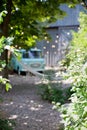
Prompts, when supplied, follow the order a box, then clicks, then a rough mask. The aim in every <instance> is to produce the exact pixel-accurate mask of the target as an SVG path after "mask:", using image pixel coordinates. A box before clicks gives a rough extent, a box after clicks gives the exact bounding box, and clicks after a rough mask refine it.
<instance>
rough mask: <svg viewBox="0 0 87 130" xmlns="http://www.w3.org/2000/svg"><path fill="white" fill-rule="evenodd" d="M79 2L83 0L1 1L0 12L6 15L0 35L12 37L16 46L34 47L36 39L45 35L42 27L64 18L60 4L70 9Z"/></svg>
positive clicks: (0, 26) (0, 28) (0, 27)
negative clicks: (66, 5)
mask: <svg viewBox="0 0 87 130" xmlns="http://www.w3.org/2000/svg"><path fill="white" fill-rule="evenodd" d="M81 2H84V0H83V1H82V0H78V1H77V0H72V2H70V1H69V0H66V1H65V0H1V1H0V12H2V11H3V10H4V11H7V13H6V17H4V19H3V22H2V24H0V35H1V36H2V35H4V36H6V37H8V36H12V37H14V44H15V45H17V46H23V47H26V46H31V45H32V44H33V45H35V41H36V40H37V38H43V36H44V35H46V32H45V30H44V27H47V26H48V24H49V23H50V22H54V21H56V20H57V19H58V18H61V17H63V16H64V14H65V13H64V12H63V11H62V10H60V8H59V7H60V4H63V3H64V4H65V3H66V4H68V5H69V7H71V6H74V5H76V4H78V3H81ZM84 5H85V2H84Z"/></svg>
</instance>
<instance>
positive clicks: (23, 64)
mask: <svg viewBox="0 0 87 130" xmlns="http://www.w3.org/2000/svg"><path fill="white" fill-rule="evenodd" d="M18 52H19V53H20V54H21V58H20V59H18V58H17V56H16V55H15V54H14V53H13V54H12V56H11V61H10V66H11V68H12V69H13V70H14V71H16V72H17V73H18V74H21V73H26V72H33V71H37V72H43V71H44V69H45V59H44V58H43V56H42V51H41V50H40V49H37V48H32V49H30V50H28V51H26V50H25V49H20V50H18Z"/></svg>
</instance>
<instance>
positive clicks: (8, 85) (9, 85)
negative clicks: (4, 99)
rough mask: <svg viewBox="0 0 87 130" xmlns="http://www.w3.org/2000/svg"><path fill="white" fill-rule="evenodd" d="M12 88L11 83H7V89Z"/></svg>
mask: <svg viewBox="0 0 87 130" xmlns="http://www.w3.org/2000/svg"><path fill="white" fill-rule="evenodd" d="M11 88H12V86H11V84H10V83H6V91H8V90H9V89H11Z"/></svg>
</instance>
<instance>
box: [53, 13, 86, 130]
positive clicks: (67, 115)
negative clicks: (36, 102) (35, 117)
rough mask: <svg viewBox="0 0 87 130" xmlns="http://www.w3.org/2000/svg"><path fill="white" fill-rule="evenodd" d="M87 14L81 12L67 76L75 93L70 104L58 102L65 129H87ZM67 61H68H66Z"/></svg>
mask: <svg viewBox="0 0 87 130" xmlns="http://www.w3.org/2000/svg"><path fill="white" fill-rule="evenodd" d="M86 21H87V14H83V13H81V14H80V29H79V31H78V32H77V33H74V34H73V36H74V37H73V40H72V46H71V50H70V52H69V54H68V55H67V57H69V59H70V61H69V64H68V68H67V71H66V74H64V76H65V78H70V79H72V89H71V91H72V92H73V94H72V95H71V97H70V100H71V102H70V103H69V104H68V105H61V104H60V103H57V104H56V105H55V106H54V107H55V108H57V109H58V110H60V112H61V117H62V122H63V123H64V126H65V128H64V130H87V71H86V70H87V38H86V35H87V23H86ZM66 63H67V62H66Z"/></svg>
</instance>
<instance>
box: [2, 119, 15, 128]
mask: <svg viewBox="0 0 87 130" xmlns="http://www.w3.org/2000/svg"><path fill="white" fill-rule="evenodd" d="M13 125H14V122H13V121H10V120H7V119H0V130H13Z"/></svg>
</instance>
